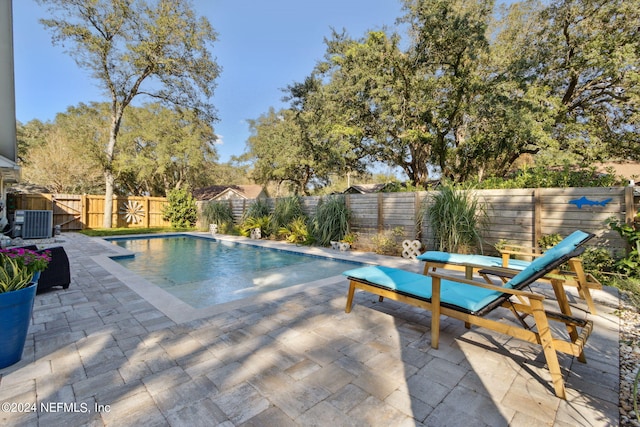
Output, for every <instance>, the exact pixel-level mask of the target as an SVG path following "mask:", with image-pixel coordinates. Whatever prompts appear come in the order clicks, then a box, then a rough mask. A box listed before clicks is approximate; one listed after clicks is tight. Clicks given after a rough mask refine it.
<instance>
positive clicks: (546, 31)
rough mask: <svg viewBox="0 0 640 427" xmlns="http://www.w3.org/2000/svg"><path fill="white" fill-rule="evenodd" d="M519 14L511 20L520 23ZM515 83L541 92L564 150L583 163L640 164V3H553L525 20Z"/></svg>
mask: <svg viewBox="0 0 640 427" xmlns="http://www.w3.org/2000/svg"><path fill="white" fill-rule="evenodd" d="M521 11H522V7H521V6H519V5H513V6H512V7H511V8H510V13H509V15H508V19H509V20H511V21H512V22H517V21H518V20H517V19H515V16H516V14H521ZM521 18H522V19H521V24H520V26H519V31H520V33H521V35H520V36H519V37H517V38H512V39H511V40H509V41H507V43H509V44H511V45H512V46H514V47H515V48H516V49H518V50H519V51H518V53H519V55H518V56H512V58H513V60H512V61H511V62H510V64H509V65H508V72H509V74H510V78H512V79H515V80H519V81H522V82H526V84H527V87H526V88H527V90H528V91H529V92H530V93H532V92H534V91H535V92H538V93H544V94H545V97H546V99H545V100H544V103H545V105H546V106H547V108H548V110H549V113H550V114H552V118H553V128H552V130H551V132H550V135H551V137H552V140H553V141H554V142H555V144H554V147H553V148H555V149H556V150H559V151H570V152H573V153H576V154H578V156H579V157H580V158H582V159H583V161H585V162H591V161H594V160H603V159H607V158H611V157H614V156H617V157H622V158H635V159H639V158H640V154H638V153H640V140H639V138H638V135H639V134H640V120H639V116H638V111H640V86H639V85H638V83H639V82H640V69H639V68H638V64H639V63H640V27H639V26H638V22H640V4H639V3H638V1H623V0H613V1H605V2H603V1H598V0H556V1H553V2H551V3H550V4H549V5H548V6H546V7H543V8H542V7H541V8H537V9H534V11H533V12H529V13H526V14H521Z"/></svg>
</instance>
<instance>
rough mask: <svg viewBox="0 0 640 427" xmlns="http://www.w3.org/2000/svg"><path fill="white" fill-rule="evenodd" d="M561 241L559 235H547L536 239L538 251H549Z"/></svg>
mask: <svg viewBox="0 0 640 427" xmlns="http://www.w3.org/2000/svg"><path fill="white" fill-rule="evenodd" d="M561 241H562V236H561V235H560V234H559V233H553V234H547V235H545V236H542V237H540V238H539V239H538V246H539V247H540V249H542V250H545V249H551V248H552V247H554V246H555V245H557V244H558V243H560V242H561Z"/></svg>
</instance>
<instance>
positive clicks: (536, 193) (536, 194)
mask: <svg viewBox="0 0 640 427" xmlns="http://www.w3.org/2000/svg"><path fill="white" fill-rule="evenodd" d="M541 237H542V195H541V190H540V188H536V189H534V190H533V242H531V247H533V248H537V247H538V241H540V238H541ZM536 252H537V249H536Z"/></svg>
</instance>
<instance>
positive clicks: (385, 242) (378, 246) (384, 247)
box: [371, 227, 404, 255]
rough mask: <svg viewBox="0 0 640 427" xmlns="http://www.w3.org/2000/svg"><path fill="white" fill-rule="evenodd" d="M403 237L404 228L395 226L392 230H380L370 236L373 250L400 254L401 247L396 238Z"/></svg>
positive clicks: (383, 253) (387, 253)
mask: <svg viewBox="0 0 640 427" xmlns="http://www.w3.org/2000/svg"><path fill="white" fill-rule="evenodd" d="M402 237H404V228H402V227H395V228H394V229H393V230H386V231H383V232H380V233H378V234H376V235H375V236H373V237H372V238H371V241H372V242H373V244H374V249H373V251H374V252H375V253H377V254H381V255H400V253H401V247H400V245H399V244H398V238H402Z"/></svg>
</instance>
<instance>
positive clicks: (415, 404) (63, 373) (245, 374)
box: [0, 233, 619, 426]
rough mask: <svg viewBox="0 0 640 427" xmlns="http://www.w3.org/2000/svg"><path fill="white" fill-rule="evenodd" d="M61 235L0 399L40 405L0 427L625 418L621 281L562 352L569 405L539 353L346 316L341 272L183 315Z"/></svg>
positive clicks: (420, 315) (94, 251) (390, 315)
mask: <svg viewBox="0 0 640 427" xmlns="http://www.w3.org/2000/svg"><path fill="white" fill-rule="evenodd" d="M61 240H62V242H61V244H62V245H64V246H65V249H66V251H67V253H68V255H69V258H70V262H71V268H72V283H71V286H70V288H69V289H68V290H53V291H52V292H48V293H45V294H42V295H38V296H37V297H36V302H35V307H34V315H33V322H32V325H31V328H30V332H29V336H28V338H27V345H26V347H25V352H24V356H23V360H22V361H20V362H19V363H17V364H15V365H13V366H11V367H8V368H5V369H3V370H0V403H5V404H6V403H9V404H16V405H15V406H14V408H13V409H17V405H18V404H24V403H31V404H35V411H32V410H31V409H32V407H29V408H21V409H22V410H21V411H7V410H1V411H0V424H1V425H36V423H39V425H53V424H57V425H60V424H64V425H66V426H76V425H98V426H100V425H106V426H110V425H118V426H122V425H173V426H180V425H189V426H192V425H222V426H236V425H238V426H252V425H278V426H287V425H319V426H324V425H327V426H341V425H345V426H348V425H354V426H361V425H362V426H365V425H367V426H368V425H374V426H375V425H380V426H387V425H391V424H393V425H406V426H421V425H429V426H433V425H437V426H440V425H442V426H447V425H460V424H461V423H462V424H465V423H468V421H469V420H470V419H473V420H474V424H476V425H487V426H496V425H505V426H506V425H510V426H526V425H536V424H547V425H557V426H565V425H593V426H600V425H617V424H618V401H617V399H618V329H619V320H618V318H617V317H616V316H615V314H614V311H615V310H616V309H617V308H618V296H617V292H616V291H615V290H614V289H605V290H604V291H595V292H594V296H595V299H596V302H597V304H598V316H591V315H589V316H590V317H591V318H592V319H593V320H594V324H595V325H594V331H593V333H592V336H591V338H590V341H589V343H588V345H587V347H586V356H587V360H588V363H587V364H586V365H583V364H580V363H579V362H577V361H575V360H574V359H572V358H569V357H565V356H562V357H561V358H560V359H561V364H562V366H563V372H565V373H566V375H565V378H566V385H567V394H568V400H567V401H563V400H561V399H558V398H556V397H555V395H554V394H553V390H552V388H551V386H550V383H549V375H548V371H547V370H546V369H545V368H544V366H543V358H541V357H540V356H539V355H540V349H539V347H537V346H533V345H528V344H526V343H522V342H520V341H517V340H514V339H509V337H504V336H501V335H499V334H494V333H492V332H490V331H486V330H483V329H475V328H474V329H472V330H467V329H465V328H464V326H463V325H461V324H460V323H459V322H455V321H452V320H450V319H447V318H443V320H442V334H441V343H440V348H439V349H438V350H434V349H432V348H431V347H430V330H429V319H430V313H426V312H424V311H421V310H419V309H416V308H414V307H409V306H407V305H403V304H399V303H396V302H393V301H385V302H383V303H379V302H378V301H377V298H376V297H375V296H372V295H367V294H365V293H357V294H356V297H355V304H354V309H353V311H352V312H351V313H350V314H346V313H345V312H344V304H345V301H346V290H347V283H346V280H344V281H335V280H334V281H327V282H326V283H327V284H324V283H320V284H316V285H315V286H306V287H301V288H299V289H298V288H296V292H295V293H286V292H283V293H281V294H276V295H280V296H275V297H270V298H264V299H261V298H258V299H256V300H253V301H250V302H245V303H244V304H229V305H228V306H222V307H218V308H216V309H214V310H213V311H210V312H209V311H206V312H202V313H204V314H198V313H196V315H193V316H192V315H191V314H189V316H190V317H189V318H190V319H191V320H188V321H181V322H176V321H175V319H173V318H172V317H171V313H169V315H167V314H165V312H163V311H162V310H160V309H159V308H157V306H156V305H154V304H151V303H150V302H148V301H147V300H146V299H145V298H143V297H141V296H140V295H139V294H138V293H137V292H135V291H134V290H132V288H131V287H130V285H127V284H126V283H130V281H131V280H132V278H130V277H125V275H122V274H113V273H112V272H111V271H110V270H109V269H108V268H105V261H104V255H105V254H107V253H112V254H116V253H117V252H118V249H117V248H115V247H113V248H110V246H111V245H105V244H104V243H102V242H99V241H98V240H97V239H92V238H88V237H86V236H82V235H79V234H75V233H67V234H63V235H62V236H61ZM265 244H267V243H265ZM268 244H269V245H275V244H277V243H273V242H270V243H268ZM341 256H352V257H353V258H354V259H366V260H369V258H367V255H363V254H357V253H355V254H351V255H348V254H347V255H344V254H341ZM376 260H381V262H385V263H389V264H392V263H395V262H399V261H398V260H397V259H390V258H384V259H383V258H377V259H376ZM403 265H404V266H405V267H406V264H403ZM408 268H412V267H411V266H409V267H408ZM414 269H415V270H416V271H419V265H418V264H415V266H414ZM541 289H542V288H541ZM543 290H544V289H543ZM547 291H550V290H546V291H545V292H547ZM549 294H550V293H549ZM169 302H170V301H169ZM571 302H572V306H573V307H574V311H575V312H577V313H586V311H585V310H586V307H585V306H584V305H583V304H582V303H581V302H580V300H578V299H577V298H575V297H574V298H571ZM194 313H195V312H194ZM585 315H586V314H585ZM85 408H86V410H85ZM3 409H12V408H11V406H3Z"/></svg>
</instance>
